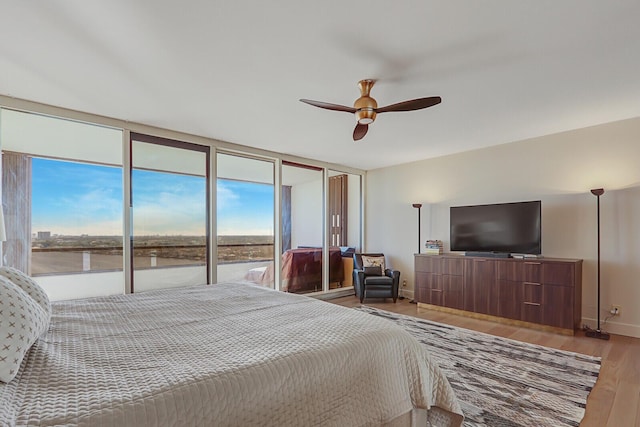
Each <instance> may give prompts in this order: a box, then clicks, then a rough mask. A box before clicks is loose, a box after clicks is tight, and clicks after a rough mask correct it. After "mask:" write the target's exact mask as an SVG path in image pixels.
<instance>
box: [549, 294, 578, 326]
mask: <svg viewBox="0 0 640 427" xmlns="http://www.w3.org/2000/svg"><path fill="white" fill-rule="evenodd" d="M573 303H574V301H573V288H572V287H570V286H557V285H546V284H545V285H544V295H543V303H542V305H543V319H542V321H543V323H544V324H545V325H549V326H557V327H559V328H566V329H573V327H574V324H573V317H574V316H573ZM575 326H576V327H580V325H575Z"/></svg>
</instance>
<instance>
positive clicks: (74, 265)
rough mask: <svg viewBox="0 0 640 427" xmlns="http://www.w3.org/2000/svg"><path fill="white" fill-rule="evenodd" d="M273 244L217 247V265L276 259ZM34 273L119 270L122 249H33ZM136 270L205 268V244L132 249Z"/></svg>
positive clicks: (117, 247) (32, 272) (62, 247)
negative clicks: (183, 267)
mask: <svg viewBox="0 0 640 427" xmlns="http://www.w3.org/2000/svg"><path fill="white" fill-rule="evenodd" d="M273 251H274V249H273V244H272V243H247V244H240V243H238V244H222V245H218V260H217V261H218V264H237V263H252V262H260V261H271V260H273ZM31 253H32V254H31V274H32V275H48V274H67V273H81V272H99V271H117V270H122V268H123V259H122V246H108V247H95V246H91V247H87V246H84V247H83V246H58V247H33V248H31ZM133 262H134V267H135V268H136V269H145V268H166V267H179V266H194V265H205V263H206V246H205V245H171V246H166V245H165V246H162V245H149V246H146V245H144V246H135V247H134V248H133Z"/></svg>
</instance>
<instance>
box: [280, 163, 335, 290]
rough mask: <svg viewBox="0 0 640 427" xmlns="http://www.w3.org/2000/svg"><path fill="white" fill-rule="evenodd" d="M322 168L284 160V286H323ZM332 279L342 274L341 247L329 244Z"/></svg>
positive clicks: (282, 274)
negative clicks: (333, 246)
mask: <svg viewBox="0 0 640 427" xmlns="http://www.w3.org/2000/svg"><path fill="white" fill-rule="evenodd" d="M322 195H323V171H322V169H321V168H317V167H312V166H306V165H300V164H295V163H288V162H283V163H282V224H283V225H282V271H281V285H280V286H281V288H280V289H281V290H283V291H286V292H293V293H300V294H302V293H310V292H319V291H322V290H323V249H322V248H323V242H324V239H323V230H324V227H323V224H322V219H323V203H322ZM329 258H330V264H329V275H330V279H329V281H330V282H331V281H340V280H342V278H343V273H344V270H343V268H342V264H341V259H340V251H339V249H337V248H330V251H329Z"/></svg>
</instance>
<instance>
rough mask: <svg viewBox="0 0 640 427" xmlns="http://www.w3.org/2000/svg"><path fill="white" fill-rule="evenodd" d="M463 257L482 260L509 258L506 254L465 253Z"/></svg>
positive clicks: (508, 254)
mask: <svg viewBox="0 0 640 427" xmlns="http://www.w3.org/2000/svg"><path fill="white" fill-rule="evenodd" d="M464 256H475V257H483V258H511V254H510V253H508V252H465V254H464Z"/></svg>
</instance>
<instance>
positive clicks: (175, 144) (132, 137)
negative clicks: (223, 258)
mask: <svg viewBox="0 0 640 427" xmlns="http://www.w3.org/2000/svg"><path fill="white" fill-rule="evenodd" d="M128 136H129V138H128V139H129V144H128V153H127V154H128V158H127V162H126V163H127V175H128V176H127V181H126V185H125V187H126V189H125V193H126V194H127V198H126V202H127V208H128V224H127V228H128V230H127V231H128V232H127V234H126V236H127V237H128V238H129V245H127V246H129V256H128V257H127V265H128V269H127V270H128V279H129V283H128V284H127V286H126V289H127V292H130V293H135V283H134V272H135V269H134V267H133V265H134V264H133V256H134V250H133V249H134V248H133V238H134V235H133V216H132V212H133V205H132V200H133V186H132V185H131V183H132V180H133V142H134V141H136V142H145V143H149V144H156V145H162V146H165V147H172V148H179V149H183V150H192V151H198V152H201V153H204V154H205V162H206V165H205V181H206V184H205V186H206V191H205V198H206V200H205V206H206V213H205V242H206V248H205V260H206V266H205V271H206V275H207V279H206V280H207V285H208V284H211V268H212V267H211V261H212V259H211V147H210V146H208V145H200V144H194V143H192V142H185V141H179V140H175V139H170V138H163V137H159V136H153V135H147V134H143V133H137V132H129V135H128Z"/></svg>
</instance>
